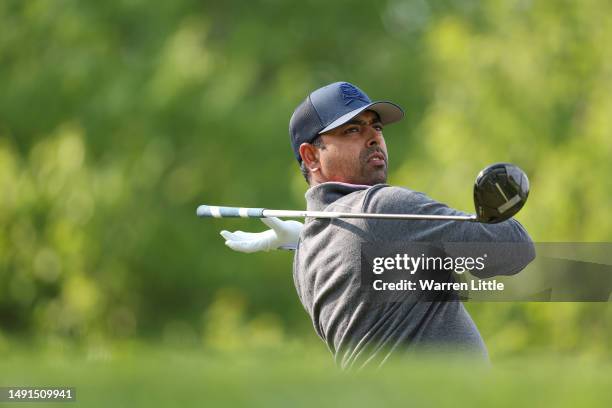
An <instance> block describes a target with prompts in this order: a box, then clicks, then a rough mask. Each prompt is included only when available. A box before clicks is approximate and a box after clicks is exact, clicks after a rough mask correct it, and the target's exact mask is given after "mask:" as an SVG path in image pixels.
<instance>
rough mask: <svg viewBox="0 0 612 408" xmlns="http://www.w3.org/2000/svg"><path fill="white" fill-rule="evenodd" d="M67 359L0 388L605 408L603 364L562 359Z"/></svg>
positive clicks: (157, 399) (303, 350)
mask: <svg viewBox="0 0 612 408" xmlns="http://www.w3.org/2000/svg"><path fill="white" fill-rule="evenodd" d="M66 354H67V355H58V354H57V353H51V354H49V353H41V352H36V353H34V354H33V353H32V350H28V351H27V352H25V353H24V352H23V351H21V350H19V351H14V352H13V353H12V354H11V355H9V356H8V358H6V359H5V360H4V361H3V365H4V367H5V370H4V371H5V373H3V374H2V377H1V378H0V381H2V383H3V384H53V385H56V386H57V385H62V386H72V387H74V388H75V390H76V399H77V403H78V404H79V405H84V406H87V407H98V406H99V407H108V406H126V405H127V406H130V407H141V406H143V407H149V406H151V405H154V406H156V407H176V406H181V407H183V406H188V407H189V406H198V407H200V406H202V405H205V406H231V407H239V406H245V407H259V406H261V407H286V406H296V407H312V406H317V407H337V406H342V405H345V404H348V405H350V406H351V407H372V406H381V405H382V406H385V407H388V406H398V407H405V406H406V405H415V406H435V407H457V406H470V407H491V406H495V407H516V406H517V404H518V405H519V406H542V405H543V406H549V405H550V406H555V407H575V406H588V407H609V406H610V404H611V403H612V394H610V392H609V387H610V376H611V374H612V373H611V371H610V366H609V365H605V364H602V362H599V361H593V360H589V359H576V358H567V357H565V358H563V357H561V358H556V359H552V358H546V357H542V356H540V357H538V358H530V359H510V360H503V361H500V362H499V364H497V365H495V366H493V367H483V366H479V365H474V363H473V362H469V363H468V362H466V361H461V360H456V361H454V360H451V361H449V360H442V359H426V358H420V359H413V360H410V361H408V362H396V363H390V364H387V365H386V366H385V369H384V370H362V371H359V372H352V373H341V372H340V371H339V370H338V369H337V368H335V367H333V365H332V362H331V359H329V356H328V355H326V354H325V353H322V352H321V349H320V348H318V347H317V348H309V347H303V346H300V347H285V348H280V349H275V350H273V351H268V352H266V351H265V350H259V351H257V352H253V351H250V352H248V353H231V354H225V353H214V354H209V353H204V352H201V351H196V350H192V349H184V350H180V351H178V350H176V349H167V348H159V347H155V348H150V347H142V346H138V345H130V346H128V347H121V348H117V347H116V349H115V350H108V349H104V348H101V347H97V348H93V349H91V350H89V351H79V352H70V353H66ZM466 367H468V369H467V370H466ZM37 404H40V403H39V402H37V403H31V404H29V405H26V406H32V407H36V406H39V405H37ZM19 406H22V405H19Z"/></svg>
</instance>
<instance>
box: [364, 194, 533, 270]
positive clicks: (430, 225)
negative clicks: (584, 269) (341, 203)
mask: <svg viewBox="0 0 612 408" xmlns="http://www.w3.org/2000/svg"><path fill="white" fill-rule="evenodd" d="M363 211H364V212H372V213H409V214H435V215H467V214H466V213H464V212H462V211H458V210H455V209H452V208H450V207H448V206H447V205H445V204H443V203H440V202H438V201H436V200H433V199H431V198H430V197H428V196H426V195H425V194H423V193H419V192H415V191H412V190H409V189H405V188H401V187H391V186H380V187H374V188H372V189H371V190H370V191H369V192H368V195H367V196H366V198H365V200H364V203H363ZM368 224H369V226H370V228H371V229H372V233H373V234H374V236H375V237H376V238H375V239H377V240H380V241H398V242H399V241H418V242H428V243H434V244H440V243H442V244H443V245H444V250H445V251H446V252H447V253H448V254H449V255H451V256H481V255H482V254H483V253H487V254H488V262H487V267H486V268H485V269H484V270H482V271H480V272H479V271H473V274H474V275H475V276H478V277H481V278H484V277H490V276H495V275H511V274H514V273H517V272H519V271H520V270H522V269H523V268H525V266H527V265H528V264H529V263H530V262H531V261H532V260H533V259H535V247H534V245H533V241H532V240H531V237H530V236H529V234H528V233H527V231H526V230H525V228H523V226H522V225H521V224H520V223H519V222H518V221H516V220H514V219H509V220H507V221H503V222H500V223H498V224H483V223H478V222H456V221H426V220H423V221H408V222H406V221H393V220H389V221H384V220H381V221H379V220H369V222H368ZM449 243H450V244H449Z"/></svg>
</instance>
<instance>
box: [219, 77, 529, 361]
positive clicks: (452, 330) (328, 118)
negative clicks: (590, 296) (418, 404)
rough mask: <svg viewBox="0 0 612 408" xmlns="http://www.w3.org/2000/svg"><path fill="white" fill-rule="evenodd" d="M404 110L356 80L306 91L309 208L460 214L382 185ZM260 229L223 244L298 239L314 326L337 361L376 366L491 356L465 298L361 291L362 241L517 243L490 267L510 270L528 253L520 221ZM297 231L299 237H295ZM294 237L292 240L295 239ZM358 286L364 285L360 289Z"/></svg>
mask: <svg viewBox="0 0 612 408" xmlns="http://www.w3.org/2000/svg"><path fill="white" fill-rule="evenodd" d="M402 116H403V111H402V109H401V108H400V107H399V106H397V105H395V104H393V103H391V102H371V101H370V99H369V98H368V96H367V95H366V94H365V93H364V92H363V91H361V90H360V89H359V88H357V87H356V86H354V85H352V84H349V83H347V82H336V83H333V84H330V85H327V86H325V87H322V88H319V89H317V90H315V91H314V92H312V93H311V94H310V95H309V96H308V97H307V98H306V100H304V101H303V102H302V103H301V104H300V105H299V106H298V107H297V108H296V110H295V112H294V113H293V116H292V118H291V120H290V125H289V128H290V129H289V132H290V137H291V145H292V147H293V152H294V154H295V158H296V160H297V161H298V163H299V164H300V167H301V169H302V173H303V174H304V176H305V178H306V180H307V181H308V183H309V185H310V188H309V189H308V191H307V192H306V201H307V209H308V210H311V211H340V212H358V213H404V214H438V215H464V214H463V213H461V212H460V211H457V210H454V209H451V208H449V207H447V206H446V205H444V204H441V203H439V202H437V201H434V200H432V199H431V198H429V197H427V196H426V195H424V194H422V193H418V192H415V191H412V190H409V189H406V188H400V187H392V186H389V185H387V184H384V183H385V182H386V180H387V165H388V153H387V147H386V145H385V139H384V137H383V126H385V125H387V124H390V123H393V122H397V121H399V120H400V119H401V118H402ZM263 221H264V222H265V223H266V224H267V225H269V226H271V227H272V229H271V230H269V231H266V232H264V233H259V234H249V233H242V232H236V233H229V232H227V231H223V232H222V235H223V236H224V237H225V238H226V240H227V241H226V244H227V245H228V246H229V247H231V248H232V249H235V250H239V251H243V252H254V251H257V250H268V249H272V248H279V247H288V246H291V245H294V246H296V252H295V257H294V265H293V276H294V282H295V286H296V289H297V292H298V295H299V298H300V300H301V302H302V304H303V305H304V308H305V309H306V311H307V312H308V314H309V315H310V317H311V319H312V322H313V325H314V328H315V330H316V332H317V334H318V335H319V336H320V337H321V338H322V339H323V340H324V341H325V342H326V343H327V346H328V347H329V349H330V350H331V352H332V353H333V355H334V357H335V359H336V362H337V363H338V364H339V365H340V366H341V367H343V368H352V367H362V366H365V365H368V364H370V365H373V364H381V363H382V362H384V361H386V360H387V359H388V357H389V356H391V355H401V354H403V353H405V352H408V351H411V350H423V349H435V350H441V349H445V350H450V351H454V352H459V353H461V354H470V355H476V356H477V357H478V358H479V359H482V360H487V359H488V356H487V350H486V347H485V345H484V342H483V340H482V338H481V336H480V334H479V332H478V329H477V328H476V326H475V324H474V322H473V321H472V319H471V318H470V316H469V314H468V313H467V311H466V310H465V308H464V306H463V304H462V303H461V302H458V301H457V298H456V297H453V296H452V295H448V294H446V295H442V296H440V297H438V298H433V299H424V298H423V297H422V296H421V295H422V294H419V293H410V294H404V293H402V294H400V295H398V294H397V293H393V294H388V295H386V294H384V295H383V296H388V298H387V299H386V300H387V301H383V302H381V301H380V296H381V294H374V293H372V291H368V290H365V291H364V290H360V285H361V278H362V274H361V255H362V252H361V251H362V248H363V247H362V245H363V244H365V243H369V244H372V243H374V244H378V245H380V247H381V248H384V247H385V246H388V245H387V244H391V243H396V242H407V241H408V242H426V243H428V242H430V243H437V242H486V243H491V242H500V243H501V242H515V243H516V242H518V243H526V244H527V246H526V250H524V251H522V252H521V253H520V254H519V256H514V257H511V258H509V259H508V261H507V262H505V264H504V266H503V270H502V268H499V269H498V270H495V271H493V272H491V271H490V270H489V271H487V276H491V275H494V274H511V273H516V272H518V271H520V270H521V269H523V268H524V267H525V266H526V265H527V264H528V263H529V262H530V261H531V260H532V259H533V258H534V250H533V244H532V243H531V239H530V237H529V235H528V234H527V232H526V231H525V230H524V228H523V227H522V226H521V225H520V224H519V223H518V222H517V221H516V220H512V219H510V220H507V221H504V222H501V223H499V224H481V223H470V222H455V221H426V220H422V221H393V220H373V219H335V220H330V219H307V220H306V222H305V224H304V225H303V226H302V224H300V223H299V222H297V221H280V220H278V219H263ZM298 238H299V240H298ZM296 241H297V242H296ZM361 289H362V288H361Z"/></svg>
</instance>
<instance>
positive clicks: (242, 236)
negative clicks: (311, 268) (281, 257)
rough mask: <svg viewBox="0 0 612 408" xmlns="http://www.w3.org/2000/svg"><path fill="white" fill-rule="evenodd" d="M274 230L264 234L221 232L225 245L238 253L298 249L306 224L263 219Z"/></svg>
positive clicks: (271, 218) (272, 218)
mask: <svg viewBox="0 0 612 408" xmlns="http://www.w3.org/2000/svg"><path fill="white" fill-rule="evenodd" d="M261 221H262V222H263V223H264V224H266V225H267V226H268V227H270V228H272V229H269V230H267V231H264V232H242V231H235V232H229V231H225V230H223V231H221V236H223V238H225V240H226V241H225V245H227V246H228V247H230V248H231V249H233V250H234V251H238V252H246V253H252V252H258V251H269V250H270V249H296V248H297V242H298V238H299V237H300V232H301V231H302V227H303V226H304V224H302V223H301V222H298V221H293V220H289V221H282V220H280V219H278V218H276V217H269V218H261Z"/></svg>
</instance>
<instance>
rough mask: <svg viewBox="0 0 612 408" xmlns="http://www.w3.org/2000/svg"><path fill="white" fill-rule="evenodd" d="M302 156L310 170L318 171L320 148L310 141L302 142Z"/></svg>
mask: <svg viewBox="0 0 612 408" xmlns="http://www.w3.org/2000/svg"><path fill="white" fill-rule="evenodd" d="M300 156H301V157H302V161H303V162H304V165H306V167H308V168H309V169H310V171H317V170H318V169H319V149H317V148H316V147H315V146H313V145H311V144H310V143H302V144H301V145H300Z"/></svg>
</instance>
